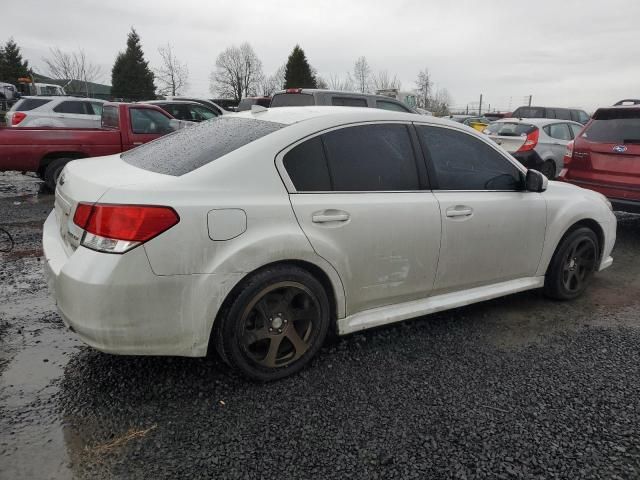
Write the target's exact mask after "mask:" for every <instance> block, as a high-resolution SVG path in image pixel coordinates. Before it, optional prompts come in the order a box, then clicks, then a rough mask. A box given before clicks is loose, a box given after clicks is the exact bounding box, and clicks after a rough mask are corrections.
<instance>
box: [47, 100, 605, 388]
mask: <svg viewBox="0 0 640 480" xmlns="http://www.w3.org/2000/svg"><path fill="white" fill-rule="evenodd" d="M615 232H616V219H615V217H614V215H613V214H612V212H611V205H610V204H609V202H608V201H607V200H606V199H605V198H604V197H603V196H602V195H600V194H598V193H595V192H592V191H589V190H584V189H582V188H579V187H576V186H573V185H570V184H567V183H557V182H552V181H548V180H547V179H546V178H545V177H544V176H543V175H542V174H541V173H539V172H537V171H535V170H526V169H525V168H524V167H523V166H522V165H520V164H519V163H518V162H517V161H516V160H515V159H514V158H513V157H511V156H510V155H509V154H508V153H507V152H505V151H504V150H503V149H502V148H501V147H500V146H498V145H496V144H495V143H494V142H491V140H489V139H488V138H487V137H486V136H483V135H481V134H480V133H478V132H476V131H474V130H472V129H470V128H468V127H466V126H464V125H460V124H458V123H455V122H450V121H448V120H441V119H437V118H433V117H424V116H420V117H418V116H416V115H414V114H409V113H399V112H391V111H385V110H381V109H372V108H345V107H293V108H287V107H283V108H277V109H269V110H267V109H262V110H261V111H259V112H258V111H253V112H242V113H239V114H237V115H228V116H227V115H225V116H221V117H218V118H216V119H213V120H210V121H208V122H203V123H201V124H198V125H196V126H193V127H191V128H188V129H184V130H180V131H178V132H176V133H173V134H170V135H168V136H166V137H163V138H161V139H159V140H156V141H154V142H151V143H148V144H145V145H142V146H140V147H138V148H136V149H133V150H130V151H128V152H125V153H123V154H119V155H112V156H108V157H102V158H91V159H84V160H77V161H73V162H71V163H69V164H68V165H67V166H66V168H65V170H64V172H63V173H62V174H61V176H60V179H59V182H58V185H57V189H56V195H55V210H54V211H53V212H52V213H51V214H50V215H49V217H48V218H47V220H46V223H45V225H44V233H43V244H44V252H45V256H46V271H47V276H48V283H49V286H50V288H51V290H52V292H53V295H54V296H55V299H56V301H57V305H58V309H59V311H60V314H61V316H62V318H63V320H64V322H65V324H67V325H68V326H69V328H70V329H72V330H73V331H74V332H75V333H76V334H77V335H78V336H79V337H80V338H81V339H82V340H84V341H85V342H86V343H87V344H89V345H91V346H92V347H95V348H97V349H99V350H102V351H104V352H110V353H117V354H135V355H182V356H194V357H197V356H204V355H206V354H207V353H208V351H210V350H214V349H215V350H217V352H218V353H219V355H220V356H221V357H222V359H223V360H225V361H226V362H228V363H229V364H230V365H231V366H232V367H235V368H236V369H238V370H240V371H241V372H242V373H243V374H244V375H246V376H247V377H249V378H251V379H254V380H259V381H268V380H274V379H278V378H281V377H284V376H286V375H289V374H292V373H294V372H296V371H298V370H300V369H301V368H302V367H303V366H304V365H305V364H306V363H308V362H309V360H310V359H311V358H312V357H313V356H314V355H315V354H316V353H317V352H318V349H319V348H320V346H321V345H322V343H323V341H324V339H325V336H326V335H327V332H328V330H329V329H330V328H333V329H335V331H336V332H337V333H338V334H341V335H343V334H349V333H352V332H356V331H360V330H363V329H367V328H371V327H377V326H380V325H384V324H389V323H392V322H398V321H402V320H406V319H409V318H412V317H418V316H421V315H425V314H429V313H432V312H437V311H441V310H446V309H449V308H454V307H460V306H462V305H467V304H471V303H474V302H479V301H483V300H487V299H491V298H495V297H500V296H503V295H507V294H511V293H515V292H521V291H523V290H529V289H538V288H540V289H543V291H544V293H546V294H547V295H548V296H550V297H553V298H556V299H563V300H570V299H573V298H575V297H577V296H579V295H580V294H582V293H583V292H584V290H585V288H586V286H587V284H588V283H589V280H590V279H591V277H592V275H593V274H594V272H597V271H599V270H602V269H604V268H606V267H608V266H609V265H611V263H612V258H611V250H612V248H613V244H614V241H615Z"/></svg>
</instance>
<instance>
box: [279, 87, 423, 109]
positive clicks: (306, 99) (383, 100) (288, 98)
mask: <svg viewBox="0 0 640 480" xmlns="http://www.w3.org/2000/svg"><path fill="white" fill-rule="evenodd" d="M310 105H325V106H334V107H369V108H382V109H383V110H393V111H396V112H405V113H417V112H416V111H415V110H413V109H412V108H410V107H408V106H407V105H405V104H404V103H402V102H399V101H398V100H396V99H395V98H391V97H385V96H382V95H368V94H365V93H354V92H340V91H335V90H319V89H315V88H288V89H286V90H282V91H280V92H277V93H275V94H274V95H273V97H272V98H271V104H270V105H269V107H270V108H274V107H307V106H310Z"/></svg>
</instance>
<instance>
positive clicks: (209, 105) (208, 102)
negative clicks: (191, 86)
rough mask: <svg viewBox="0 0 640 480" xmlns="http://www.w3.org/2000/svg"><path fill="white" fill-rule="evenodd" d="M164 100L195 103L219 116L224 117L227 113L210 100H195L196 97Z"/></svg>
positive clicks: (167, 98)
mask: <svg viewBox="0 0 640 480" xmlns="http://www.w3.org/2000/svg"><path fill="white" fill-rule="evenodd" d="M165 100H178V101H181V102H196V103H199V104H201V105H204V106H205V107H207V108H209V109H211V110H213V111H215V112H218V113H219V114H220V115H226V114H227V113H229V112H228V111H227V110H225V109H224V108H222V106H220V105H218V104H217V103H215V102H214V101H212V100H208V99H206V98H197V97H171V96H169V97H166V98H165Z"/></svg>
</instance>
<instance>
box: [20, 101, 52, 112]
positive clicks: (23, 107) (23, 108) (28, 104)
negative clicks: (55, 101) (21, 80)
mask: <svg viewBox="0 0 640 480" xmlns="http://www.w3.org/2000/svg"><path fill="white" fill-rule="evenodd" d="M50 101H51V100H49V99H46V98H24V99H22V100H20V101H19V102H18V103H16V106H15V111H16V112H28V111H29V110H33V109H34V108H38V107H41V106H42V105H46V104H47V103H49V102H50Z"/></svg>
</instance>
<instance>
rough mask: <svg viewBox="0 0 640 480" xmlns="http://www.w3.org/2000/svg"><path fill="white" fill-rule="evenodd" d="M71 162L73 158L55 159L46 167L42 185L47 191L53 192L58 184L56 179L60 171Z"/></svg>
mask: <svg viewBox="0 0 640 480" xmlns="http://www.w3.org/2000/svg"><path fill="white" fill-rule="evenodd" d="M72 160H73V158H57V159H55V160H53V161H52V162H51V163H50V164H49V165H47V168H45V170H44V184H45V185H46V186H47V188H48V189H49V190H51V191H52V192H55V190H56V183H58V177H59V176H60V173H61V172H62V169H63V168H64V166H65V165H66V164H67V163H69V162H70V161H72Z"/></svg>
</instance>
